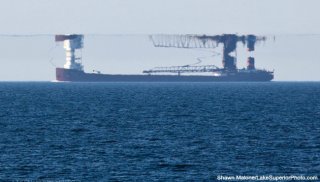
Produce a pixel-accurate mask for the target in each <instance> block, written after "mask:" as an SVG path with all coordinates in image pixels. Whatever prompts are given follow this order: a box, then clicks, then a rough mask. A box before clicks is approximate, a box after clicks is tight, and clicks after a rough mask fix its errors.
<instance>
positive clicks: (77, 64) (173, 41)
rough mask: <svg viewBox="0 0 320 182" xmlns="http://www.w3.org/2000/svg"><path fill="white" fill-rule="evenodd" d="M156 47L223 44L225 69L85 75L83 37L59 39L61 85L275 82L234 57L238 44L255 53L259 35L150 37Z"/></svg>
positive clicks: (208, 67)
mask: <svg viewBox="0 0 320 182" xmlns="http://www.w3.org/2000/svg"><path fill="white" fill-rule="evenodd" d="M150 40H151V41H152V42H153V44H154V46H155V47H176V48H215V47H217V46H218V45H219V44H223V61H222V63H223V68H219V67H217V66H214V65H201V66H192V65H185V66H171V67H156V68H153V69H150V70H144V71H143V74H136V75H132V74H130V75H129V74H101V73H100V72H99V71H95V72H93V73H85V72H84V69H83V65H82V62H81V57H76V53H75V52H76V50H78V49H82V48H83V35H76V34H73V35H56V36H55V41H56V42H63V43H64V49H65V50H66V63H65V65H64V67H63V68H56V80H57V81H70V82H252V81H254V82H262V81H271V80H272V79H273V71H266V70H261V69H256V68H255V60H254V58H253V57H249V58H248V60H247V68H246V69H238V68H237V65H236V58H235V57H232V56H231V55H230V53H232V52H234V51H235V50H236V48H237V43H238V42H242V43H243V44H246V45H247V48H248V51H250V52H251V51H254V47H255V43H256V42H257V41H265V40H266V38H265V37H258V36H255V35H243V36H238V35H236V34H223V35H214V36H206V35H150ZM185 73H211V75H206V76H205V75H184V74H185Z"/></svg>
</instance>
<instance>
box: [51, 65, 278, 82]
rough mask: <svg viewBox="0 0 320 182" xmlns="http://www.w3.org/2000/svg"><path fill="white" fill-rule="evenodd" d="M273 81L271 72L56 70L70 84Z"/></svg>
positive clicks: (62, 79)
mask: <svg viewBox="0 0 320 182" xmlns="http://www.w3.org/2000/svg"><path fill="white" fill-rule="evenodd" d="M272 79H273V74H271V73H269V72H256V73H236V74H233V75H228V76H178V75H115V74H96V73H85V72H83V71H79V70H72V69H64V68H56V80H57V81H68V82H266V81H271V80H272Z"/></svg>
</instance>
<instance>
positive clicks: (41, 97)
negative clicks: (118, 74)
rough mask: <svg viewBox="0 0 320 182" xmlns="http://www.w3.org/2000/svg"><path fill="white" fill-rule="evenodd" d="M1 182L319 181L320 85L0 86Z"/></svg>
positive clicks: (49, 84) (279, 83) (142, 84)
mask: <svg viewBox="0 0 320 182" xmlns="http://www.w3.org/2000/svg"><path fill="white" fill-rule="evenodd" d="M0 102H1V105H0V179H2V180H79V181H108V180H109V181H152V180H163V181H179V180H180V181H186V180H194V181H202V180H215V179H216V177H217V175H284V174H290V175H319V171H320V83H317V82H314V83H312V82H310V83H303V82H301V83H295V82H292V83H286V82H273V83H78V84H76V83H0Z"/></svg>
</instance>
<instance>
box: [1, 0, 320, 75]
mask: <svg viewBox="0 0 320 182" xmlns="http://www.w3.org/2000/svg"><path fill="white" fill-rule="evenodd" d="M318 7H320V1H318V0H281V1H279V0H54V1H53V0H28V1H25V0H1V6H0V24H1V29H0V34H1V35H2V36H0V49H1V50H2V53H1V54H0V62H1V64H2V66H1V67H0V80H1V81H6V80H7V81H13V80H20V81H31V80H34V81H45V80H53V79H54V68H53V67H52V64H51V63H50V62H49V61H48V60H50V59H52V62H53V64H56V66H63V64H64V55H63V54H64V51H63V49H62V47H61V45H60V47H59V45H58V46H57V45H56V44H55V43H54V42H53V35H54V34H70V33H81V34H85V35H86V36H85V49H84V50H83V57H84V65H85V70H86V71H90V70H91V69H93V68H98V69H100V70H102V71H103V72H107V73H140V72H141V71H142V70H143V69H147V68H150V67H154V66H158V65H160V66H165V65H173V64H174V65H181V64H182V65H185V64H186V63H187V64H189V63H192V62H196V61H195V58H196V57H200V56H203V57H210V55H212V52H210V51H208V50H203V51H200V50H191V51H187V50H178V49H160V48H154V47H153V46H152V44H151V43H150V41H149V40H148V39H147V35H148V34H156V33H166V34H186V33H191V34H222V33H238V34H248V33H250V34H251V33H253V34H258V35H268V36H272V35H276V37H277V38H276V41H273V40H272V41H267V43H266V45H261V46H257V51H256V53H255V56H256V61H257V66H258V67H262V68H267V69H275V71H276V72H275V80H288V81H294V80H299V81H306V80H311V81H319V80H320V72H319V73H318V70H317V68H319V67H320V60H319V58H318V57H319V56H318V54H317V53H318V52H319V51H320V46H319V45H318V44H317V40H320V39H319V36H318V35H317V34H320V11H319V10H318ZM13 34H14V35H39V34H41V35H47V36H34V37H10V36H7V35H13ZM312 34H316V35H312ZM98 35H100V36H98ZM115 35H127V36H115ZM129 35H130V36H129ZM240 47H241V46H239V48H240ZM240 56H242V57H240V58H239V59H238V62H239V67H242V66H245V64H244V63H245V57H246V55H245V53H243V55H241V53H240ZM220 59H221V58H219V57H216V58H212V59H211V58H208V59H206V60H205V61H204V62H206V61H208V62H207V63H211V61H212V63H213V64H218V65H219V64H220V62H221V61H220ZM297 73H298V74H297Z"/></svg>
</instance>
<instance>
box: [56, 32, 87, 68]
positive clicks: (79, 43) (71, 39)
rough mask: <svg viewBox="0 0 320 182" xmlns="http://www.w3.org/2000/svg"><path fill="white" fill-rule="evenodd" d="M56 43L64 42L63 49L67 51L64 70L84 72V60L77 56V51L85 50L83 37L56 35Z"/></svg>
mask: <svg viewBox="0 0 320 182" xmlns="http://www.w3.org/2000/svg"><path fill="white" fill-rule="evenodd" d="M55 41H56V42H63V48H64V49H65V50H66V63H65V65H64V68H65V69H74V70H80V71H83V65H82V62H81V60H82V58H81V56H78V57H77V56H76V50H77V49H82V48H83V35H76V34H72V35H56V36H55Z"/></svg>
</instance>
